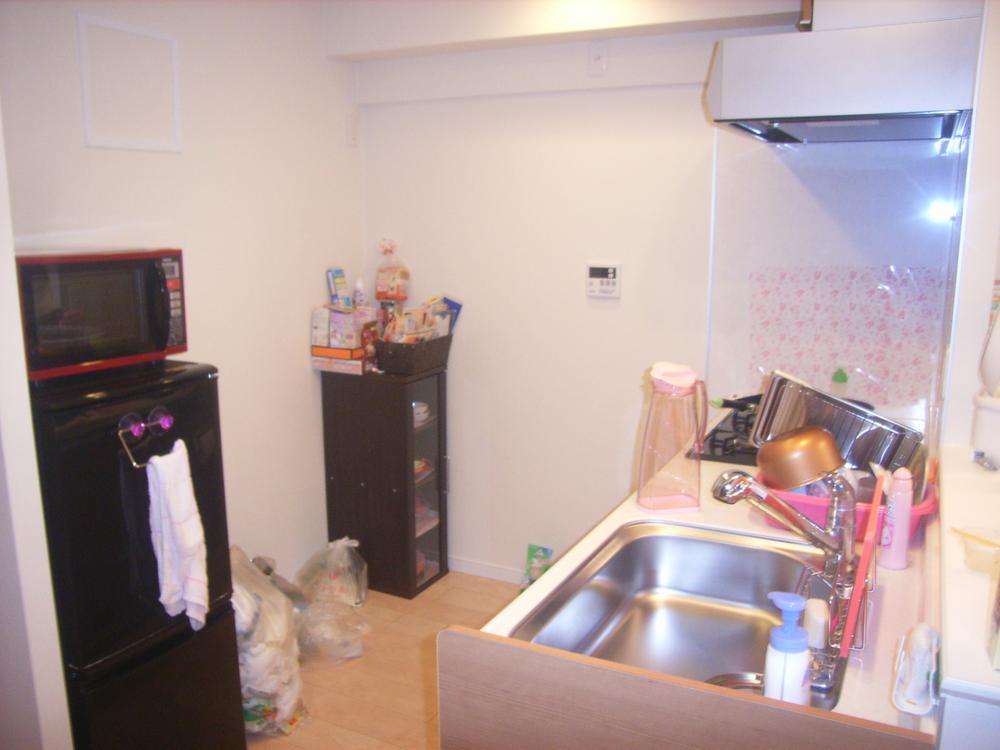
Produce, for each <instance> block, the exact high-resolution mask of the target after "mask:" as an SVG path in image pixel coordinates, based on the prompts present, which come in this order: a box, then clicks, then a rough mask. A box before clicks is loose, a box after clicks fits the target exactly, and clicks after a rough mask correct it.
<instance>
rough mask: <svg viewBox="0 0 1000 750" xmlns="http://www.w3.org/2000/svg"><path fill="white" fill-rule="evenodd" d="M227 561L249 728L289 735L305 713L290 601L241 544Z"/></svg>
mask: <svg viewBox="0 0 1000 750" xmlns="http://www.w3.org/2000/svg"><path fill="white" fill-rule="evenodd" d="M229 560H230V565H231V567H232V575H233V609H234V611H235V613H236V636H237V641H236V642H237V646H238V648H239V663H240V685H241V687H242V691H243V721H244V724H245V726H246V730H247V731H248V732H251V733H258V732H280V733H282V734H290V733H291V732H292V731H293V730H294V729H295V727H296V726H297V725H298V723H299V722H300V721H301V720H302V718H303V717H304V716H305V707H304V705H303V704H302V699H301V692H302V682H301V679H300V677H299V648H298V642H297V640H296V627H295V617H294V612H293V609H292V603H291V601H290V600H289V599H288V597H286V596H285V595H284V594H283V593H281V591H279V590H278V588H277V587H275V585H274V584H273V583H271V581H270V579H268V577H267V576H266V575H264V573H262V572H261V571H260V570H259V569H258V568H257V567H256V566H255V565H254V564H253V563H251V562H250V558H248V557H247V556H246V553H244V552H243V550H241V549H240V548H239V547H236V546H233V547H231V548H230V550H229Z"/></svg>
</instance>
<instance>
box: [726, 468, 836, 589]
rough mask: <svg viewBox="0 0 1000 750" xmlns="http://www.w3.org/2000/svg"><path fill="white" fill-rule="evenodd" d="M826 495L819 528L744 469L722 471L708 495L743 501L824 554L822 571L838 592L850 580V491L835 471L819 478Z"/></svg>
mask: <svg viewBox="0 0 1000 750" xmlns="http://www.w3.org/2000/svg"><path fill="white" fill-rule="evenodd" d="M819 481H822V482H823V484H824V485H826V487H827V490H828V491H829V494H830V508H829V510H828V512H827V517H826V526H825V528H821V527H820V526H819V525H818V524H816V523H815V522H814V521H813V520H812V519H810V518H807V517H806V516H804V515H803V514H802V513H800V512H799V511H797V510H796V509H795V508H793V507H792V506H791V505H789V504H788V503H786V502H785V501H784V500H782V499H781V498H780V497H778V496H776V495H775V494H773V493H772V492H771V491H770V490H769V489H768V488H767V487H765V486H764V485H762V484H761V483H760V482H758V481H757V480H756V479H754V478H753V477H752V476H750V475H749V474H747V473H746V472H745V471H726V472H723V473H722V474H720V475H719V478H718V479H716V480H715V484H713V485H712V496H713V497H714V498H715V499H716V500H720V501H722V502H724V503H727V504H729V505H733V504H735V503H737V502H739V501H740V500H746V501H747V502H749V503H750V504H751V505H753V506H754V507H755V508H757V509H758V510H760V511H761V512H763V513H765V514H766V515H768V516H770V517H771V518H773V519H774V520H775V521H777V522H778V523H780V524H781V525H783V526H784V527H785V528H787V529H788V530H790V531H793V532H795V533H797V534H798V535H799V536H801V537H803V538H804V539H805V540H806V541H807V542H811V543H812V544H814V545H816V546H817V547H819V548H820V549H822V550H823V552H825V553H826V558H825V559H826V562H825V566H824V574H825V575H826V576H827V577H828V579H829V581H830V583H831V584H832V586H833V587H834V588H835V589H836V590H837V592H838V593H840V594H843V592H844V591H845V590H847V591H849V589H850V586H851V584H852V583H853V579H852V576H853V574H854V567H855V554H854V506H855V501H854V490H853V489H852V488H851V485H850V484H848V483H847V481H846V480H845V479H844V477H843V476H842V475H841V474H840V473H839V472H837V471H831V472H827V473H826V474H824V475H823V476H821V477H820V478H819Z"/></svg>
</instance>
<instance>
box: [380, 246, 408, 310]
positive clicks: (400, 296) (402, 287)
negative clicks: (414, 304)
mask: <svg viewBox="0 0 1000 750" xmlns="http://www.w3.org/2000/svg"><path fill="white" fill-rule="evenodd" d="M379 249H380V250H381V251H382V255H384V256H385V259H384V260H383V261H382V265H380V266H379V267H378V272H377V273H376V275H375V299H377V300H396V301H398V302H402V301H403V300H405V299H406V298H407V297H408V296H409V293H410V269H409V268H407V267H406V264H405V263H403V261H402V260H401V259H400V257H399V256H398V255H396V243H395V242H393V241H392V240H385V239H384V240H382V241H381V242H380V243H379Z"/></svg>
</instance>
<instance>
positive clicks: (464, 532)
mask: <svg viewBox="0 0 1000 750" xmlns="http://www.w3.org/2000/svg"><path fill="white" fill-rule="evenodd" d="M697 39H698V43H697V44H692V43H691V39H690V38H684V37H681V38H679V39H672V38H668V37H660V38H655V39H654V38H649V39H646V40H643V41H639V40H635V42H634V46H630V45H625V46H624V47H618V48H616V50H617V52H616V54H615V55H612V56H610V57H609V70H611V71H612V72H615V71H621V70H622V66H624V69H626V70H628V71H630V73H629V75H627V76H624V77H623V78H622V79H619V80H618V83H619V84H620V87H619V88H606V89H597V88H589V89H588V88H584V87H583V86H582V85H580V80H579V77H578V75H577V74H578V73H579V72H580V71H585V70H586V67H585V66H586V54H585V45H584V46H578V45H574V44H569V45H553V46H545V47H537V48H532V49H531V50H517V51H504V52H476V53H465V54H452V55H442V56H439V57H428V58H423V59H422V60H421V61H419V63H418V64H417V65H415V66H414V65H411V61H399V62H398V63H396V62H393V61H385V62H380V63H377V64H376V65H377V70H376V69H374V68H369V67H368V66H367V65H363V66H361V68H360V70H359V73H358V80H359V82H360V85H359V91H358V97H359V99H360V100H361V101H366V100H369V99H372V100H378V101H381V102H383V103H381V104H377V105H371V106H367V107H365V108H364V110H363V112H362V117H361V128H360V132H361V142H362V148H363V151H364V154H365V170H364V183H365V188H364V198H365V205H366V209H367V229H368V243H367V244H368V245H369V246H372V245H373V243H374V242H375V241H376V240H377V239H378V238H379V237H382V236H388V237H392V238H394V239H396V240H397V241H398V242H399V246H400V254H401V255H402V257H403V258H404V260H405V261H406V262H407V263H408V264H409V265H410V267H411V271H412V274H413V294H412V297H413V298H415V299H418V300H419V299H422V298H426V297H428V296H431V295H433V294H439V293H447V294H449V295H452V296H455V297H456V298H458V299H460V300H462V302H463V303H464V305H465V307H464V309H463V311H462V316H461V319H460V321H459V325H458V328H457V331H456V337H455V341H454V344H453V347H452V354H451V358H450V362H449V399H450V401H449V434H448V444H449V454H450V458H451V464H450V465H451V483H450V484H451V494H450V499H449V520H450V524H451V528H450V534H449V545H450V550H449V551H450V554H451V558H452V564H453V565H454V566H455V567H457V568H459V569H464V570H470V571H474V572H480V573H486V574H489V575H495V576H500V577H516V576H517V571H518V569H521V568H523V558H524V555H525V550H526V546H527V544H529V543H537V544H543V545H546V546H551V547H554V548H556V549H557V550H558V551H562V550H565V549H566V548H567V546H568V545H569V544H571V543H572V542H573V541H575V540H576V539H577V538H579V536H580V535H581V534H582V533H583V532H584V531H585V530H586V529H588V528H589V527H590V526H591V525H593V524H594V523H595V522H597V521H598V520H599V519H600V518H601V517H603V515H604V514H606V513H607V512H608V511H609V510H610V509H611V508H612V507H613V506H614V505H616V504H617V503H618V502H620V500H621V499H622V498H624V497H625V496H626V495H627V494H628V492H629V490H630V487H631V486H632V484H633V481H634V477H633V474H634V462H633V459H634V455H635V449H636V440H637V437H638V434H639V430H640V427H641V422H642V419H643V417H644V374H645V371H646V369H647V368H648V367H649V365H650V364H651V363H652V362H653V361H656V360H658V359H674V360H678V361H682V362H688V363H690V364H691V365H693V366H695V367H696V368H698V369H702V368H703V367H704V361H705V326H706V314H707V310H706V304H707V297H706V289H707V283H708V269H709V228H710V226H711V220H710V211H711V175H712V169H713V166H712V158H713V156H712V154H713V143H714V137H715V136H714V130H713V128H711V127H710V126H709V124H708V123H707V122H706V121H705V119H704V115H703V114H702V108H701V81H702V80H703V79H704V75H705V72H706V69H707V64H708V58H709V53H710V51H711V41H710V40H709V39H707V38H704V37H701V36H698V37H697ZM678 50H682V52H678ZM618 53H620V54H618ZM504 55H507V56H509V61H508V62H509V65H505V64H504V63H503V60H502V59H501V58H502V57H503V56H504ZM671 55H674V56H675V57H676V58H677V59H675V63H676V65H675V66H674V68H673V69H672V70H671V68H670V67H669V66H665V67H662V68H661V67H660V66H659V61H660V60H661V59H662V58H664V57H667V58H669V57H670V56H671ZM687 56H694V57H695V59H697V60H699V61H700V66H693V65H690V64H689V65H684V64H681V62H680V58H683V57H687ZM640 59H644V60H646V62H647V65H648V68H647V67H644V66H643V65H642V64H640V62H639V60H640ZM526 60H527V61H530V63H527V62H525V61H526ZM689 62H690V61H689ZM396 65H398V66H400V67H399V68H398V69H397V68H396V67H394V66H396ZM532 65H533V66H534V68H533V70H534V76H524V77H523V79H522V74H523V71H524V69H525V68H530V67H532ZM650 70H654V71H656V72H657V75H658V76H659V79H658V80H660V81H662V80H663V79H664V78H667V77H668V76H669V75H670V72H668V71H671V72H673V73H674V74H676V72H677V71H678V70H682V71H686V72H687V71H691V72H692V73H693V76H694V80H688V81H686V82H680V81H675V82H673V83H672V84H671V85H662V84H659V85H654V84H652V83H651V81H650V79H649V77H648V76H649V71H650ZM469 71H474V72H473V73H470V72H469ZM553 71H556V72H553ZM693 71H697V72H693ZM476 73H480V75H478V76H477V75H476ZM583 77H584V78H585V77H586V74H585V72H584V73H583ZM401 78H402V79H405V80H407V81H408V85H406V86H398V87H397V85H396V83H397V82H398V81H399V80H400V79H401ZM456 78H461V80H456ZM529 79H530V80H529ZM558 80H562V89H563V90H559V85H558V82H557V81H558ZM538 81H545V82H546V85H545V90H544V91H539V90H538V86H537V82H538ZM635 81H639V82H641V84H642V85H636V86H634V87H631V86H629V85H628V83H629V82H635ZM387 82H393V83H392V84H391V85H390V84H388V83H387ZM443 82H444V83H443ZM448 82H450V84H449V83H448ZM366 84H367V85H366ZM449 85H452V86H453V88H451V89H449ZM518 86H523V87H525V88H526V89H528V90H529V91H530V93H512V90H513V89H516V88H517V87H518ZM390 90H391V91H398V92H400V96H401V97H406V98H407V99H413V98H419V96H420V95H421V93H425V94H427V96H428V98H433V101H430V100H423V101H406V102H400V103H385V100H386V99H387V98H388V96H387V95H386V92H387V91H390ZM449 90H450V91H452V92H458V91H460V92H461V94H460V95H457V98H456V97H450V96H448V95H447V94H448V93H449ZM473 91H478V92H479V94H480V95H478V96H470V95H469V94H470V93H471V92H473ZM373 260H374V258H373V257H372V256H369V267H371V265H372V262H373ZM588 261H610V262H620V263H621V264H622V266H623V271H622V278H623V282H622V283H623V291H622V297H621V300H620V301H609V300H596V301H595V300H588V299H587V298H586V296H585V276H586V263H587V262H588Z"/></svg>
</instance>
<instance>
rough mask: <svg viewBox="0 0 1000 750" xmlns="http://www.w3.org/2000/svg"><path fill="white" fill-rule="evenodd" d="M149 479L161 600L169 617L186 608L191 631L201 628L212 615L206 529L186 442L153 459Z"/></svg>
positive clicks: (181, 442) (150, 512)
mask: <svg viewBox="0 0 1000 750" xmlns="http://www.w3.org/2000/svg"><path fill="white" fill-rule="evenodd" d="M146 477H147V479H148V480H149V529H150V531H151V532H152V540H153V552H154V553H155V555H156V563H157V568H158V570H159V577H160V602H162V603H163V607H164V609H166V610H167V613H168V614H171V615H178V614H180V613H181V612H184V611H185V610H186V611H187V615H188V618H189V619H190V620H191V627H192V628H193V629H194V630H200V629H201V628H202V626H204V624H205V615H206V614H207V613H208V573H207V571H206V568H205V531H204V529H203V528H202V525H201V514H199V513H198V503H197V501H196V500H195V496H194V486H193V485H192V484H191V467H190V465H189V464H188V452H187V446H186V445H184V441H183V440H178V441H176V442H175V443H174V447H173V448H172V449H171V451H170V453H168V454H167V455H165V456H153V457H152V458H150V459H149V463H148V464H147V465H146Z"/></svg>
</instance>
